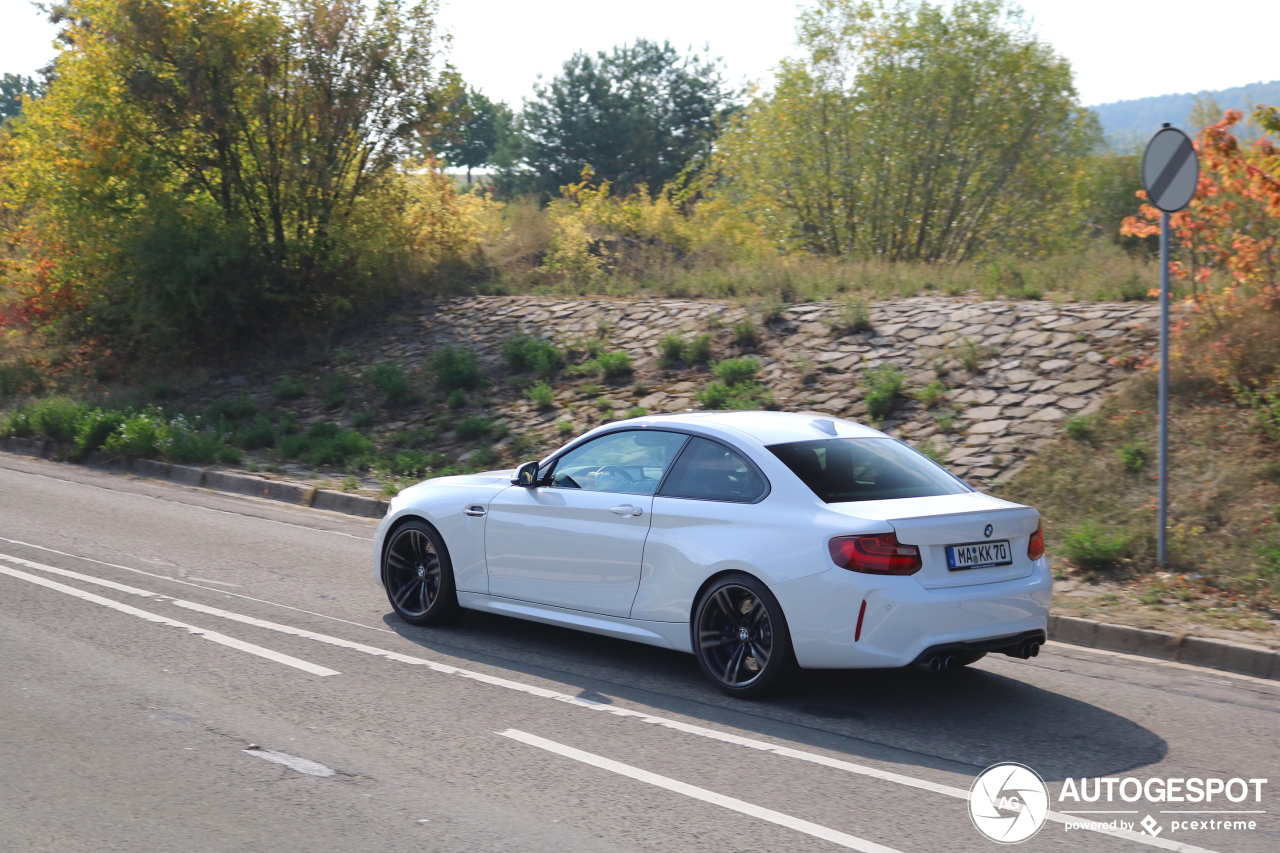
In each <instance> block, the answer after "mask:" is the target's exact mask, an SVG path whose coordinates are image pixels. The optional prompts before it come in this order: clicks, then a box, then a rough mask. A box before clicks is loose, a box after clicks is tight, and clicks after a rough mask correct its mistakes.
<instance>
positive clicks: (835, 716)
mask: <svg viewBox="0 0 1280 853" xmlns="http://www.w3.org/2000/svg"><path fill="white" fill-rule="evenodd" d="M373 527H374V525H373V523H372V522H370V521H367V520H362V519H355V518H349V517H345V516H340V515H334V514H329V513H324V512H321V511H314V510H308V509H304V508H298V507H291V506H285V505H281V504H275V503H270V502H265V501H258V500H255V499H252V498H242V497H237V496H229V495H221V494H215V493H210V492H204V491H201V490H197V489H188V488H184V487H179V486H173V485H169V484H163V483H155V482H149V481H143V480H135V479H130V478H127V477H123V476H118V475H108V474H104V473H100V472H95V471H90V470H86V469H83V468H78V467H75V466H69V465H59V464H55V463H51V462H44V461H40V460H31V459H25V458H21V457H15V456H7V455H3V454H0V850H3V851H23V853H27V851H58V853H75V852H76V851H93V853H97V851H114V850H120V851H175V853H177V851H181V853H202V851H269V852H270V853H286V851H295V850H297V851H304V850H305V851H315V850H326V851H400V850H406V851H407V850H413V851H441V852H442V853H443V851H460V852H461V851H468V852H469V853H470V852H471V851H531V850H554V851H557V853H568V852H569V851H642V850H643V851H725V853H747V851H835V850H842V849H855V850H864V851H883V850H891V851H901V853H933V851H952V850H955V851H970V850H987V851H990V850H996V849H1000V847H1001V845H998V844H996V843H994V842H992V841H989V840H987V839H986V838H984V837H983V836H982V835H981V834H979V832H978V830H977V829H976V828H975V826H974V824H973V822H972V821H971V819H970V817H969V812H968V802H967V799H966V798H965V797H966V795H967V792H968V791H969V789H970V786H971V785H972V784H973V781H974V778H975V776H976V774H978V773H980V772H981V771H982V770H983V769H984V768H986V767H988V766H990V765H992V764H995V763H998V762H1005V761H1016V762H1021V763H1023V764H1025V765H1027V766H1029V767H1031V768H1033V769H1034V770H1035V771H1037V772H1038V773H1039V774H1040V775H1041V776H1042V777H1043V778H1044V779H1045V780H1046V781H1047V782H1048V783H1049V788H1050V791H1051V796H1052V797H1054V800H1053V802H1052V807H1053V808H1054V809H1055V810H1056V811H1059V812H1060V811H1065V810H1071V809H1076V810H1080V809H1084V810H1088V809H1090V808H1092V809H1094V810H1104V809H1109V810H1116V811H1127V812H1128V813H1127V814H1121V815H1093V816H1088V818H1087V819H1092V820H1103V819H1106V820H1117V819H1118V820H1125V821H1128V822H1130V823H1137V822H1138V821H1140V820H1141V819H1142V818H1144V817H1146V816H1148V815H1150V816H1151V817H1152V818H1153V819H1154V820H1155V822H1156V829H1157V830H1158V832H1159V834H1158V835H1155V836H1152V835H1149V834H1146V835H1143V834H1139V832H1140V827H1138V831H1135V832H1131V833H1127V834H1122V835H1120V836H1117V835H1114V834H1107V833H1102V832H1097V831H1091V830H1084V829H1068V828H1067V827H1068V824H1066V823H1064V822H1063V821H1064V820H1068V819H1086V818H1085V817H1083V816H1067V817H1065V818H1061V819H1055V818H1053V816H1051V819H1050V820H1049V821H1048V822H1046V823H1045V825H1044V828H1043V829H1042V830H1041V831H1040V833H1039V834H1038V835H1036V836H1035V837H1034V838H1032V839H1030V840H1029V841H1026V842H1025V843H1024V844H1022V845H1020V847H1019V849H1025V850H1027V851H1040V850H1054V851H1057V850H1079V851H1132V852H1133V853H1142V851H1144V850H1151V849H1166V850H1188V851H1191V850H1197V849H1204V850H1216V851H1224V853H1225V851H1275V850H1278V849H1280V821H1278V820H1277V819H1276V816H1275V811H1276V810H1277V809H1280V802H1277V799H1278V796H1277V789H1280V772H1278V771H1280V762H1278V758H1280V738H1277V734H1280V684H1278V683H1274V682H1263V681H1259V680H1256V679H1249V678H1245V677H1242V676H1231V675H1226V674H1223V673H1217V672H1212V671H1209V670H1199V669H1194V668H1190V667H1182V666H1177V665H1172V664H1161V663H1156V662H1148V661H1142V660H1138V659H1134V658H1126V657H1124V656H1119V655H1114V654H1105V653H1099V652H1093V651H1088V650H1084V649H1073V648H1071V647H1067V646H1055V645H1052V644H1051V645H1050V646H1048V647H1046V649H1045V650H1044V652H1043V653H1042V654H1041V656H1040V657H1039V658H1036V659H1034V660H1032V661H1026V662H1024V661H1016V660H1013V659H1010V658H1006V657H989V658H987V659H985V660H983V661H981V662H980V663H978V664H977V665H975V666H974V667H972V668H971V669H969V670H967V671H963V672H960V673H956V674H953V675H948V676H933V675H930V674H928V673H927V672H923V671H915V670H912V671H891V672H890V671H886V672H873V673H866V672H863V673H858V672H811V673H805V674H804V675H803V676H802V677H801V678H800V679H799V681H798V683H797V684H796V685H795V686H794V687H793V688H792V690H791V691H790V692H789V693H788V694H786V695H784V696H781V697H779V698H776V699H772V700H769V701H762V702H740V701H735V700H732V699H729V698H727V697H724V696H721V695H720V694H719V693H717V692H715V691H714V690H713V689H712V688H710V687H709V686H708V685H706V684H704V683H703V681H702V679H701V677H700V675H699V673H698V671H697V667H696V665H695V664H694V661H693V659H692V658H691V657H689V656H686V655H682V654H678V653H675V652H666V651H663V650H659V649H653V648H649V647H645V646H640V645H634V644H629V643H625V642H622V641H617V640H612V639H606V638H601V637H594V636H590V635H586V634H580V633H576V632H572V631H568V630H561V629H557V628H551V627H546V626H540V625H536V624H532V623H527V622H520V621H517V620H510V619H504V618H501V617H496V616H490V615H485V614H476V613H472V614H468V615H467V616H465V617H464V618H463V619H462V620H460V621H459V622H458V623H457V624H455V625H452V626H450V627H447V628H442V629H422V628H414V627H411V626H407V625H404V624H402V623H400V622H399V621H398V620H397V619H396V617H395V616H394V615H393V614H391V612H390V608H389V607H388V605H387V603H386V601H385V599H384V598H383V596H382V592H381V590H380V588H378V587H377V586H376V585H375V584H373V583H372V581H371V580H370V569H369V564H370V553H369V551H370V537H371V535H372V533H373ZM1068 777H1071V778H1075V779H1079V778H1080V777H1137V778H1138V779H1140V780H1146V779H1148V778H1151V777H1161V778H1168V777H1176V778H1188V777H1195V778H1204V777H1219V778H1223V779H1228V778H1232V777H1239V778H1242V779H1252V778H1266V779H1269V780H1270V782H1268V783H1267V784H1266V785H1262V786H1261V801H1260V802H1255V801H1254V797H1253V794H1252V793H1251V794H1250V796H1249V798H1248V800H1247V801H1242V802H1239V803H1233V802H1230V801H1227V800H1225V799H1223V798H1222V797H1221V796H1219V798H1218V799H1217V800H1215V801H1214V803H1213V808H1214V809H1217V810H1230V811H1239V810H1244V809H1248V810H1250V811H1253V812H1262V813H1259V814H1250V815H1238V814H1237V815H1235V816H1234V817H1233V816H1232V815H1187V814H1183V815H1175V814H1168V813H1166V812H1167V811H1170V810H1184V811H1185V810H1189V809H1191V808H1194V806H1189V805H1181V806H1174V805H1170V804H1167V803H1164V804H1161V803H1151V802H1148V801H1141V800H1140V801H1138V802H1136V803H1126V802H1122V801H1119V800H1117V801H1116V802H1115V803H1113V804H1110V805H1108V804H1106V803H1101V804H1088V803H1082V804H1072V803H1070V802H1059V801H1057V799H1056V797H1057V794H1058V793H1059V790H1060V787H1061V784H1062V782H1063V781H1064V780H1065V779H1067V778H1068ZM1251 791H1252V789H1251ZM1204 807H1205V808H1208V806H1204ZM1224 818H1226V819H1233V820H1234V819H1249V820H1253V821H1255V824H1256V826H1255V828H1254V829H1252V830H1249V829H1247V828H1246V829H1233V830H1218V831H1214V830H1198V831H1197V830H1179V829H1175V828H1174V827H1173V826H1172V824H1171V821H1174V820H1187V819H1195V820H1213V819H1224Z"/></svg>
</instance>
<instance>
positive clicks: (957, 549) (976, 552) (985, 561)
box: [947, 539, 1013, 572]
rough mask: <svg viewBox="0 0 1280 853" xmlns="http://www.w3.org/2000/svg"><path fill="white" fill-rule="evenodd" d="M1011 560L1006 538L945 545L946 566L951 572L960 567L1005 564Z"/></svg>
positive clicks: (968, 567)
mask: <svg viewBox="0 0 1280 853" xmlns="http://www.w3.org/2000/svg"><path fill="white" fill-rule="evenodd" d="M1012 562H1013V552H1012V551H1010V550H1009V540H1008V539H996V540H993V541H991V542H969V543H967V544H964V545H948V546H947V568H949V569H950V570H951V571H953V572H956V571H959V570H961V569H985V568H987V567H988V566H1007V565H1009V564H1010V563H1012Z"/></svg>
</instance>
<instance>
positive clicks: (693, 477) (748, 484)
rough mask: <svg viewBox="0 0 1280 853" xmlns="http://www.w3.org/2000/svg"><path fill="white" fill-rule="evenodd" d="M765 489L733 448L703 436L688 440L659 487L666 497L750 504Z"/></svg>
mask: <svg viewBox="0 0 1280 853" xmlns="http://www.w3.org/2000/svg"><path fill="white" fill-rule="evenodd" d="M767 489H768V483H766V482H765V480H764V477H762V476H761V475H760V474H759V473H758V472H757V471H756V469H755V468H754V467H752V466H751V465H750V464H748V462H747V461H746V460H745V459H743V458H742V457H741V456H739V455H738V454H737V453H735V452H734V451H732V450H730V449H729V448H727V447H725V446H724V445H723V444H717V443H716V442H714V441H708V440H707V439H705V438H694V439H690V440H689V446H688V447H686V448H685V451H684V453H682V454H680V458H679V459H678V460H676V464H675V465H674V466H673V467H672V469H671V476H669V477H668V478H667V482H666V483H665V484H664V485H663V487H662V495H663V496H664V497H670V498H695V499H698V500H704V501H734V502H736V503H751V502H752V501H756V500H759V499H760V497H761V496H763V495H764V493H765V491H766V490H767Z"/></svg>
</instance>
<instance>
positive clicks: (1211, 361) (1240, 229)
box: [1121, 107, 1280, 390]
mask: <svg viewBox="0 0 1280 853" xmlns="http://www.w3.org/2000/svg"><path fill="white" fill-rule="evenodd" d="M1242 118H1243V115H1242V114H1241V113H1240V111H1238V110H1228V111H1227V113H1226V115H1225V116H1224V117H1223V119H1222V120H1221V121H1219V122H1217V123H1215V124H1212V125H1209V126H1208V127H1205V128H1204V129H1203V130H1201V131H1200V133H1199V135H1198V138H1197V139H1196V140H1195V145H1196V149H1197V152H1198V153H1199V157H1200V183H1199V186H1198V187H1197V189H1196V195H1195V198H1194V199H1193V200H1192V202H1191V204H1190V205H1188V207H1187V208H1186V209H1185V210H1183V211H1180V212H1179V213H1175V214H1172V215H1171V216H1170V220H1169V225H1170V228H1171V230H1172V234H1171V237H1172V240H1173V242H1174V244H1175V246H1174V252H1175V257H1174V260H1173V261H1172V263H1171V264H1170V273H1171V275H1173V276H1176V277H1177V278H1179V279H1182V280H1183V281H1185V282H1187V283H1188V284H1189V285H1190V293H1189V295H1188V297H1187V299H1186V305H1185V307H1186V309H1187V313H1186V315H1185V316H1186V317H1187V318H1188V319H1186V320H1184V322H1183V324H1182V325H1183V328H1182V329H1181V334H1180V335H1179V336H1178V343H1177V348H1178V357H1179V360H1180V361H1181V362H1182V364H1183V365H1184V366H1185V367H1186V368H1187V370H1188V371H1189V372H1191V373H1193V374H1200V375H1207V376H1209V377H1211V378H1212V379H1213V380H1214V381H1215V382H1216V383H1218V384H1219V386H1220V387H1223V388H1229V389H1241V388H1243V389H1246V390H1247V389H1249V388H1257V387H1261V386H1264V385H1267V384H1270V383H1271V382H1273V381H1274V376H1275V372H1276V370H1277V368H1280V255H1278V252H1280V150H1278V149H1277V148H1276V146H1275V144H1274V143H1272V142H1271V141H1270V140H1268V139H1267V138H1265V137H1264V138H1262V139H1260V140H1259V141H1258V142H1256V143H1255V144H1254V145H1253V146H1251V147H1248V148H1245V147H1244V146H1242V145H1241V144H1240V142H1239V140H1238V139H1237V137H1236V135H1235V133H1234V131H1233V129H1234V128H1235V127H1236V126H1237V125H1238V124H1239V123H1240V121H1241V120H1242ZM1255 119H1256V120H1257V122H1258V123H1259V124H1260V125H1261V126H1262V127H1263V128H1264V129H1266V130H1268V131H1270V132H1272V133H1280V113H1278V112H1277V109H1276V108H1275V107H1262V108H1259V110H1258V111H1257V113H1256V114H1255ZM1139 197H1140V198H1144V199H1145V194H1144V193H1141V192H1140V193H1139ZM1160 215H1161V214H1160V211H1158V210H1157V209H1156V208H1155V207H1153V206H1152V205H1150V204H1146V203H1144V204H1142V206H1141V208H1140V211H1139V215H1138V216H1133V217H1129V218H1127V219H1126V220H1125V221H1124V224H1123V226H1122V229H1121V231H1122V233H1123V234H1125V235H1127V236H1135V237H1146V236H1150V235H1152V234H1157V233H1159V230H1160V224H1159V223H1160Z"/></svg>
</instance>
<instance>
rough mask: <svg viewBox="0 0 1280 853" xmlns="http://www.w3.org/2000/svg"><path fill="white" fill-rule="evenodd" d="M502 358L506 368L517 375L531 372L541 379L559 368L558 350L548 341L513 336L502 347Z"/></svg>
mask: <svg viewBox="0 0 1280 853" xmlns="http://www.w3.org/2000/svg"><path fill="white" fill-rule="evenodd" d="M502 357H503V359H505V360H506V362H507V366H508V367H510V368H511V369H512V370H514V371H516V372H517V373H521V372H524V371H532V372H533V373H536V374H537V375H538V376H541V377H544V378H545V377H549V376H551V374H553V373H555V370H556V368H557V367H559V366H560V359H561V356H560V350H558V349H556V347H555V345H554V344H552V343H551V342H550V341H546V340H543V339H542V338H531V337H529V336H528V335H513V336H512V337H510V338H508V339H507V340H506V342H505V343H504V344H503V345H502Z"/></svg>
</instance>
